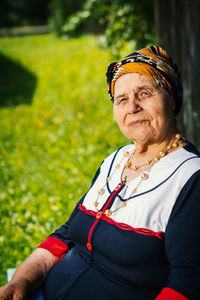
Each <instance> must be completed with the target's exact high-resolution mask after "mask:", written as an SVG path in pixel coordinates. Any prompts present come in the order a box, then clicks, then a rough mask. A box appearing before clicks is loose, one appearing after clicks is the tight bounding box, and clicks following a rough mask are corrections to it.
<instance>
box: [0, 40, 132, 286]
mask: <svg viewBox="0 0 200 300" xmlns="http://www.w3.org/2000/svg"><path fill="white" fill-rule="evenodd" d="M0 53H1V54H2V55H3V56H5V57H6V58H8V59H9V60H10V62H11V64H10V67H9V70H8V68H7V69H6V68H5V69H4V74H2V73H1V70H0V78H2V82H3V84H2V85H0V96H1V99H0V100H1V103H0V104H1V107H0V170H1V171H0V172H1V173H0V174H1V182H0V252H1V255H0V270H1V274H0V283H1V284H3V283H5V272H6V269H7V268H9V267H15V266H17V265H19V264H20V262H21V261H23V260H24V258H25V257H26V256H27V255H29V254H30V252H31V251H32V250H33V249H34V248H35V247H36V246H37V245H38V244H39V243H40V242H41V241H42V240H43V239H44V238H45V237H46V236H47V235H48V234H49V233H51V232H52V231H54V230H55V229H56V228H57V227H58V226H60V225H61V224H62V223H64V222H65V221H66V219H67V218H68V216H69V214H70V212H71V211H72V209H73V207H74V205H75V203H76V202H77V201H78V200H79V199H80V197H81V196H82V195H83V194H84V193H85V192H86V191H87V189H88V187H89V185H90V182H91V179H92V177H93V175H94V173H95V170H96V169H97V168H98V166H99V164H100V163H101V161H102V160H103V159H104V158H105V157H106V156H107V155H108V154H110V153H111V152H113V151H114V150H115V149H117V148H118V147H119V146H121V145H123V144H127V143H129V142H128V140H126V139H125V138H124V137H123V136H122V134H121V133H120V131H119V129H118V128H117V125H116V123H115V122H114V121H113V117H112V104H111V102H110V100H109V98H108V95H107V86H106V79H105V72H106V68H107V66H108V63H109V62H110V61H111V57H110V53H109V50H105V49H101V48H99V46H98V39H97V37H94V36H82V37H79V38H77V39H72V40H67V41H64V40H59V39H56V38H55V37H54V36H53V35H40V36H28V37H12V38H1V39H0ZM128 53H129V52H128ZM128 53H127V52H126V53H125V54H128ZM18 65H19V66H18ZM12 66H15V68H13V70H12ZM18 67H19V68H20V70H21V72H19V73H18V72H17V71H16V70H17V68H18ZM13 72H17V73H15V74H13ZM11 74H12V76H11ZM27 74H29V75H31V76H27ZM9 76H11V77H12V80H11V79H9V78H10V77H9ZM19 77H20V78H19ZM31 78H32V79H33V78H34V84H32V85H30V80H31ZM15 79H16V80H18V81H16V82H17V87H16V89H12V91H13V92H12V93H11V94H9V91H11V87H12V85H14V84H15V83H16V82H15ZM19 79H20V80H19ZM10 80H11V81H10ZM24 91H26V92H27V94H26V95H27V96H26V97H28V98H29V99H26V97H24V93H25V92H24ZM6 97H7V98H6ZM5 99H6V103H5V101H4V100H5ZM26 100H27V101H26Z"/></svg>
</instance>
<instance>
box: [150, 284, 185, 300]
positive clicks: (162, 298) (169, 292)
mask: <svg viewBox="0 0 200 300" xmlns="http://www.w3.org/2000/svg"><path fill="white" fill-rule="evenodd" d="M155 300H189V299H188V298H186V297H185V296H184V295H183V294H181V293H179V292H177V291H175V290H173V289H171V288H167V287H166V288H163V289H162V291H161V293H160V294H159V295H158V296H157V297H156V299H155Z"/></svg>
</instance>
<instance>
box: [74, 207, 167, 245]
mask: <svg viewBox="0 0 200 300" xmlns="http://www.w3.org/2000/svg"><path fill="white" fill-rule="evenodd" d="M78 209H79V210H81V211H83V212H85V213H86V214H88V215H91V216H94V217H96V218H97V219H96V220H95V222H94V224H93V225H92V227H91V228H90V231H91V232H92V231H93V229H94V227H95V226H96V224H97V222H98V220H99V219H102V220H104V221H106V222H108V223H110V224H112V225H115V226H117V227H118V228H120V229H123V230H127V231H135V232H137V233H139V234H142V235H147V236H155V237H157V238H159V239H160V240H162V239H163V235H164V232H163V231H158V232H155V231H153V230H151V229H147V228H134V227H132V226H130V225H127V224H125V223H119V222H115V221H114V220H113V219H111V218H110V217H107V216H105V215H104V214H101V215H100V213H99V212H95V211H93V210H89V209H87V208H86V207H85V206H83V205H82V204H79V207H78ZM104 211H105V210H104V209H103V212H104ZM89 234H90V232H89ZM89 238H91V234H90V235H89V236H88V242H89V243H90V239H89Z"/></svg>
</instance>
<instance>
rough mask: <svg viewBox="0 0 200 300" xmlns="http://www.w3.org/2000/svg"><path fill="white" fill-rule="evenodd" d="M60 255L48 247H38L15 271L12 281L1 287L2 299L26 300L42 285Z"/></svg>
mask: <svg viewBox="0 0 200 300" xmlns="http://www.w3.org/2000/svg"><path fill="white" fill-rule="evenodd" d="M58 258H59V257H57V256H55V255H53V254H52V253H51V252H49V251H48V250H46V249H42V248H38V249H36V250H35V251H34V252H33V253H32V254H31V255H30V256H29V257H28V258H27V259H26V260H25V261H24V262H23V263H22V264H21V266H20V267H19V268H18V269H17V270H16V271H15V273H14V275H13V277H12V279H11V281H10V282H9V283H7V284H6V285H4V286H2V287H0V300H25V299H27V296H28V294H29V293H31V292H32V291H33V290H34V289H36V288H37V287H39V286H41V285H42V284H43V282H44V280H45V279H46V276H47V274H48V272H49V271H50V269H51V268H52V267H53V265H54V264H55V262H56V261H57V260H58Z"/></svg>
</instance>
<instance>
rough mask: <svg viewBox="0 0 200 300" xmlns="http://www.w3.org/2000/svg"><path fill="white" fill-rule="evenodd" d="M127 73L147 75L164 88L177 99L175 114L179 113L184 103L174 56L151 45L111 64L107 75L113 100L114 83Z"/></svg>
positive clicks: (112, 99)
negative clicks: (173, 59)
mask: <svg viewBox="0 0 200 300" xmlns="http://www.w3.org/2000/svg"><path fill="white" fill-rule="evenodd" d="M127 73H139V74H141V75H145V76H147V77H148V78H150V79H151V80H153V81H154V82H155V83H156V84H158V85H159V86H161V87H162V88H164V89H165V90H166V91H167V92H168V93H169V94H170V95H173V97H174V99H175V102H176V108H175V115H177V114H178V113H179V111H180V108H181V105H182V83H181V78H180V74H179V71H178V67H177V65H176V64H175V63H173V61H172V58H171V57H170V56H169V55H168V54H167V52H166V51H165V50H164V49H163V48H162V47H160V46H151V47H148V48H144V49H141V50H138V51H136V52H133V53H131V54H129V55H128V56H126V57H125V58H123V59H122V60H120V61H119V62H114V63H111V64H110V65H109V67H108V70H107V73H106V76H107V82H108V92H109V96H110V98H111V101H112V102H114V85H115V82H116V80H117V79H118V78H119V77H120V76H122V75H124V74H127Z"/></svg>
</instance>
